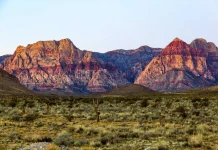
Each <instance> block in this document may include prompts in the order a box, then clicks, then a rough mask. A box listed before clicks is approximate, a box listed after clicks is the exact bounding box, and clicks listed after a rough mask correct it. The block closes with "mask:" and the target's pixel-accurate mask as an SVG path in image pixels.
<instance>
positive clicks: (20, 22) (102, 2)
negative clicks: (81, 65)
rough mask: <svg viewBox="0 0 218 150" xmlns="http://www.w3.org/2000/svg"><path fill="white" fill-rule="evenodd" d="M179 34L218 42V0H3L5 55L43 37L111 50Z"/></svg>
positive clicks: (155, 43)
mask: <svg viewBox="0 0 218 150" xmlns="http://www.w3.org/2000/svg"><path fill="white" fill-rule="evenodd" d="M175 37H179V38H181V39H183V40H184V41H186V42H187V43H190V42H191V41H192V40H194V39H195V38H205V39H206V40H207V41H212V42H214V43H215V44H216V45H218V0H0V55H3V54H12V53H13V52H14V50H15V49H16V47H17V46H18V45H24V46H26V45H27V44H29V43H34V42H36V41H39V40H59V39H62V38H70V39H71V40H72V41H73V42H74V44H75V45H76V46H77V47H79V48H80V49H86V50H92V51H98V52H106V51H109V50H114V49H120V48H123V49H133V48H137V47H139V46H141V45H149V46H151V47H165V46H166V45H167V44H168V43H169V42H170V41H172V40H173V39H174V38H175Z"/></svg>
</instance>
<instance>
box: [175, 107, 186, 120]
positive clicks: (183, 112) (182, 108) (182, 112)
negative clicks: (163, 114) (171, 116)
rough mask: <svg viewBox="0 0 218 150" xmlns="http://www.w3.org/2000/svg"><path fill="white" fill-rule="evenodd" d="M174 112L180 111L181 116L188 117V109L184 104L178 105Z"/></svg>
mask: <svg viewBox="0 0 218 150" xmlns="http://www.w3.org/2000/svg"><path fill="white" fill-rule="evenodd" d="M174 112H178V113H180V116H181V117H183V118H186V117H187V113H186V109H185V107H184V106H178V107H177V108H176V109H175V110H174Z"/></svg>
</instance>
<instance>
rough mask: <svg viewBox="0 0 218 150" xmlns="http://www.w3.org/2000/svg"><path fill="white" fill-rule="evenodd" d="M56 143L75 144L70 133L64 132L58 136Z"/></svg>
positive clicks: (62, 144) (61, 144)
mask: <svg viewBox="0 0 218 150" xmlns="http://www.w3.org/2000/svg"><path fill="white" fill-rule="evenodd" d="M54 143H55V144H56V145H58V146H70V145H72V144H73V137H72V135H71V134H69V133H63V134H60V135H59V136H58V137H56V139H55V140H54Z"/></svg>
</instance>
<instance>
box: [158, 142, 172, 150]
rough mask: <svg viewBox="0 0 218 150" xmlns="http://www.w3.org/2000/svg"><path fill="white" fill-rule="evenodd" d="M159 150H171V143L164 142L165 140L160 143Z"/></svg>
mask: <svg viewBox="0 0 218 150" xmlns="http://www.w3.org/2000/svg"><path fill="white" fill-rule="evenodd" d="M157 149H158V150H168V149H169V142H167V141H163V140H161V141H159V142H158V143H157Z"/></svg>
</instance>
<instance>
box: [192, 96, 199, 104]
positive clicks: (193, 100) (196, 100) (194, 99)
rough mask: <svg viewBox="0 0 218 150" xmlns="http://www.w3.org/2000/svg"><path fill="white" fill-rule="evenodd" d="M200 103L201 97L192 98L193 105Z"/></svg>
mask: <svg viewBox="0 0 218 150" xmlns="http://www.w3.org/2000/svg"><path fill="white" fill-rule="evenodd" d="M199 101H201V98H199V97H194V98H192V103H196V102H199Z"/></svg>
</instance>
